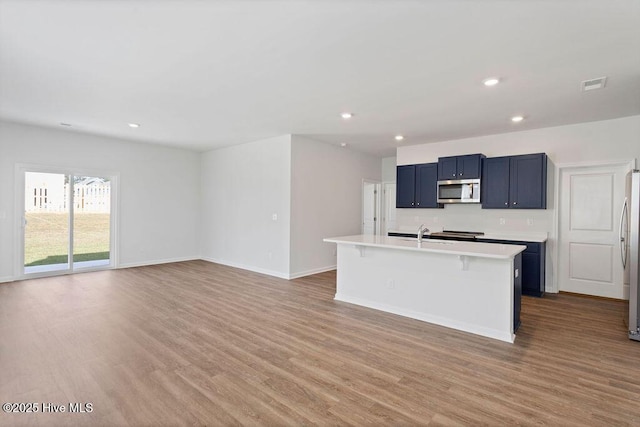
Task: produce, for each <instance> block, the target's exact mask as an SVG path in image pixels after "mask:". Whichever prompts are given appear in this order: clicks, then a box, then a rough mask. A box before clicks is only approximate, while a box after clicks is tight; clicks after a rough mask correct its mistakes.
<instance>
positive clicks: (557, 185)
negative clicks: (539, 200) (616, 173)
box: [547, 159, 636, 293]
mask: <svg viewBox="0 0 640 427" xmlns="http://www.w3.org/2000/svg"><path fill="white" fill-rule="evenodd" d="M603 166H605V167H606V166H613V167H618V166H626V167H627V168H628V170H633V169H635V168H636V159H631V160H603V161H595V162H593V161H592V162H574V163H558V164H556V165H555V168H554V173H555V176H554V178H555V179H554V185H553V236H552V239H551V240H552V245H549V244H548V243H549V242H547V246H550V248H549V249H550V252H552V254H551V256H550V257H549V258H551V259H552V260H553V266H551V267H552V268H551V271H552V281H553V283H552V284H551V287H550V288H549V289H548V292H551V293H558V292H560V286H559V280H560V277H559V275H560V189H561V188H562V182H561V181H562V179H561V178H562V172H563V171H564V170H565V169H580V168H584V169H588V168H597V167H603ZM553 267H555V268H553ZM547 270H549V265H547Z"/></svg>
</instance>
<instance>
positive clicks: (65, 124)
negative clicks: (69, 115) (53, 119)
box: [60, 122, 71, 127]
mask: <svg viewBox="0 0 640 427" xmlns="http://www.w3.org/2000/svg"><path fill="white" fill-rule="evenodd" d="M60 126H67V127H71V123H63V122H60Z"/></svg>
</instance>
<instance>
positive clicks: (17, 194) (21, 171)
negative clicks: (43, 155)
mask: <svg viewBox="0 0 640 427" xmlns="http://www.w3.org/2000/svg"><path fill="white" fill-rule="evenodd" d="M26 172H41V173H57V174H66V175H73V176H103V177H108V178H109V179H110V180H111V181H110V182H111V202H110V203H111V212H110V217H109V265H107V266H100V267H87V268H83V269H81V270H74V269H73V254H69V256H70V257H71V262H70V263H69V269H67V270H62V271H51V272H43V273H29V274H26V273H25V272H24V243H25V242H24V238H25V232H24V230H25V216H24V209H25V208H24V203H25V200H24V191H25V190H24V186H25V173H26ZM119 181H120V174H119V173H118V172H113V171H107V170H103V169H93V168H91V169H86V168H74V167H64V166H52V165H43V164H33V163H16V166H15V182H14V205H15V210H14V212H15V218H16V223H15V226H14V239H13V241H14V252H13V253H14V254H15V256H14V272H13V273H14V274H13V275H14V277H15V278H16V280H24V279H32V278H38V277H49V276H61V275H65V274H73V273H76V272H82V273H84V272H89V271H98V270H110V269H115V268H118V266H119V265H120V259H119V252H120V250H119V249H120V245H119V239H118V234H119V233H118V230H119V224H120V221H119V215H118V213H119V200H120V196H119V194H120V192H119V191H118V190H119V188H118V187H119ZM72 188H73V187H72ZM69 226H70V229H69V238H70V239H73V206H70V208H69Z"/></svg>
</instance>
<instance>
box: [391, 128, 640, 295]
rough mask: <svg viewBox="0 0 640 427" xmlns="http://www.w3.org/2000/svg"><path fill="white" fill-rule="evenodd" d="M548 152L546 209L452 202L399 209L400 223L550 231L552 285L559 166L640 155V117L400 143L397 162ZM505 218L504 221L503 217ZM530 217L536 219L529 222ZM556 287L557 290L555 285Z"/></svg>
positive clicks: (403, 226)
mask: <svg viewBox="0 0 640 427" xmlns="http://www.w3.org/2000/svg"><path fill="white" fill-rule="evenodd" d="M540 152H545V153H547V155H548V156H549V160H550V161H551V163H550V164H549V165H548V166H549V183H548V190H549V191H548V193H547V209H546V210H534V209H527V210H520V209H517V210H516V209H514V210H511V209H481V207H480V206H479V205H465V206H462V205H446V206H445V208H444V209H398V210H397V220H398V228H400V229H406V230H414V229H415V228H416V227H417V226H418V225H420V224H422V223H424V224H426V225H427V227H429V228H430V229H431V230H441V229H443V228H446V229H454V230H468V231H484V232H499V233H500V232H502V233H514V232H517V233H526V232H546V233H548V234H549V236H550V239H549V242H548V246H549V247H550V252H549V255H550V257H551V258H550V259H549V257H548V260H547V261H548V262H547V266H548V274H547V289H548V290H549V289H550V286H551V287H552V286H553V283H552V282H551V276H550V275H551V274H552V272H553V265H550V264H549V262H551V261H552V260H553V257H554V256H555V252H554V251H555V249H554V248H555V244H556V236H555V235H554V221H555V219H554V214H555V206H554V188H555V187H554V186H555V178H554V177H555V168H556V167H557V166H559V165H563V164H573V163H597V162H606V161H631V160H633V159H640V116H632V117H625V118H621V119H615V120H605V121H599V122H590V123H581V124H576V125H570V126H558V127H552V128H544V129H536V130H529V131H522V132H512V133H505V134H499V135H489V136H482V137H477V138H467V139H461V140H454V141H444V142H438V143H433V144H422V145H412V146H406V147H399V148H398V150H397V164H398V165H403V164H413V163H427V162H436V161H437V160H438V157H441V156H454V155H459V154H472V153H483V154H485V155H486V156H487V157H496V156H507V155H516V154H527V153H540ZM501 219H504V221H505V223H504V224H501V223H500V220H501ZM527 220H531V221H529V222H530V223H531V225H529V223H528V221H527ZM551 290H553V289H551Z"/></svg>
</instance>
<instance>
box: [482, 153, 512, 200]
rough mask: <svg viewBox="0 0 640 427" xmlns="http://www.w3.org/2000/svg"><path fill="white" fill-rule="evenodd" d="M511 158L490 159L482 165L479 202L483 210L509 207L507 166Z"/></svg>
mask: <svg viewBox="0 0 640 427" xmlns="http://www.w3.org/2000/svg"><path fill="white" fill-rule="evenodd" d="M510 164H511V157H490V158H488V159H485V160H484V165H482V181H481V183H480V186H481V189H480V193H481V196H480V200H481V201H482V207H483V208H489V209H500V208H503V209H507V208H508V207H509V170H510V168H509V166H510Z"/></svg>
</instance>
